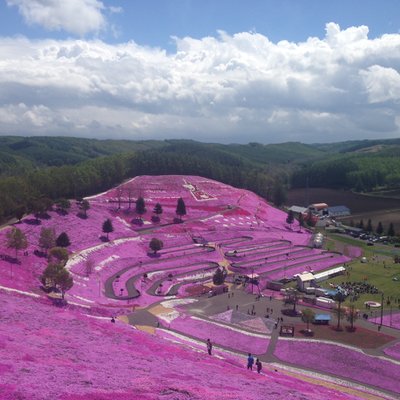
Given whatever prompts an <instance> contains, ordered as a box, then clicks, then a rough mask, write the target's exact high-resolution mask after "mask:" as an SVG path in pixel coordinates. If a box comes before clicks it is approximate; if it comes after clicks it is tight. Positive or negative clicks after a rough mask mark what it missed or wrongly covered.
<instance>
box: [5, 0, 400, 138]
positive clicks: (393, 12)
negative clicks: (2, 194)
mask: <svg viewBox="0 0 400 400" xmlns="http://www.w3.org/2000/svg"><path fill="white" fill-rule="evenodd" d="M0 18H1V24H0V135H7V134H18V135H26V134H31V135H70V136H83V137H98V138H106V137H115V138H131V139H153V138H154V139H166V138H193V139H196V140H202V141H209V142H212V141H215V142H248V141H258V142H261V143H273V142H275V143H276V142H283V141H302V142H333V141H337V140H347V139H365V138H380V137H382V138H389V137H399V134H400V109H399V103H400V74H399V71H400V1H398V0H384V1H372V0H353V1H352V0H347V1H342V0H336V1H322V0H298V1H295V0H291V1H289V0H271V1H268V0H263V1H262V0H260V1H258V0H257V1H255V0H253V1H252V0H249V1H239V0H214V1H212V0H198V1H193V0H192V1H190V0H171V1H167V0H164V1H163V0H147V1H134V0H132V1H130V0H65V1H58V0H4V1H2V2H0Z"/></svg>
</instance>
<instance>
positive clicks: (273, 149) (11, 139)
mask: <svg viewBox="0 0 400 400" xmlns="http://www.w3.org/2000/svg"><path fill="white" fill-rule="evenodd" d="M145 150H162V151H165V152H169V153H179V154H184V153H186V154H192V155H197V156H201V157H204V156H205V157H207V158H210V159H212V160H216V161H219V162H224V161H226V160H228V159H238V160H239V159H240V160H241V161H243V162H248V163H250V164H253V165H259V166H262V165H265V164H268V163H277V164H285V163H292V162H301V161H307V160H310V159H314V158H316V157H319V156H321V155H322V154H324V153H325V151H321V150H319V149H317V148H315V147H313V146H309V145H304V144H301V143H283V144H272V145H262V144H259V143H250V144H248V145H238V144H230V145H223V144H217V143H201V142H196V141H192V140H165V141H157V140H146V141H130V140H96V139H82V138H73V137H15V136H3V137H0V175H16V174H19V173H21V172H22V173H23V172H27V171H28V170H29V169H30V168H33V167H45V166H62V165H73V164H77V163H80V162H82V161H86V160H88V159H92V158H96V157H100V156H109V155H112V154H118V153H126V152H138V151H145Z"/></svg>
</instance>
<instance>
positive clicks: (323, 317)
mask: <svg viewBox="0 0 400 400" xmlns="http://www.w3.org/2000/svg"><path fill="white" fill-rule="evenodd" d="M330 320H331V316H330V315H329V314H316V315H315V317H314V324H316V325H328V324H329V322H330Z"/></svg>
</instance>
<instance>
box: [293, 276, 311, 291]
mask: <svg viewBox="0 0 400 400" xmlns="http://www.w3.org/2000/svg"><path fill="white" fill-rule="evenodd" d="M313 282H315V277H314V274H312V273H311V272H304V273H302V274H299V275H297V287H298V288H299V290H301V291H303V292H304V291H305V290H306V288H308V287H310V286H312V284H313Z"/></svg>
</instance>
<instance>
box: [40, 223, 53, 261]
mask: <svg viewBox="0 0 400 400" xmlns="http://www.w3.org/2000/svg"><path fill="white" fill-rule="evenodd" d="M55 245H56V231H55V229H54V228H45V227H43V228H42V229H41V230H40V236H39V247H41V248H42V249H44V252H45V254H46V255H47V251H48V250H49V249H51V248H53V247H54V246H55Z"/></svg>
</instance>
